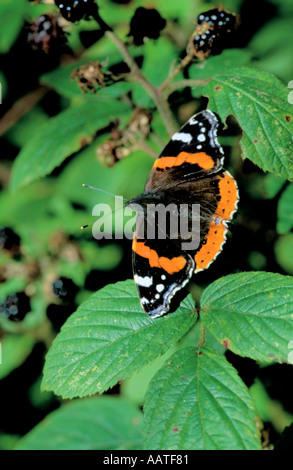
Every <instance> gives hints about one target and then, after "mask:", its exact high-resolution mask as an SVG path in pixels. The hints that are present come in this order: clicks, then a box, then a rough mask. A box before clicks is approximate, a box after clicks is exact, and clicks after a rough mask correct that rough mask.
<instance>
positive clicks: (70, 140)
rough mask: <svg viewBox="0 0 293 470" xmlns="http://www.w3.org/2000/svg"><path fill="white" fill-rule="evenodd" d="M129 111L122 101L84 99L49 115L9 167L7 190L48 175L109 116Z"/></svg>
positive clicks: (89, 139)
mask: <svg viewBox="0 0 293 470" xmlns="http://www.w3.org/2000/svg"><path fill="white" fill-rule="evenodd" d="M129 111H130V109H129V106H128V105H126V104H124V103H122V102H108V103H107V104H105V103H98V102H97V103H93V102H87V103H83V104H81V105H78V106H74V107H72V108H69V109H67V110H66V111H63V112H62V113H60V114H58V116H55V117H53V118H51V119H50V120H49V121H48V122H46V123H45V124H43V126H41V128H40V129H38V130H37V132H36V133H35V134H34V135H33V136H32V138H31V139H30V141H28V143H27V144H26V145H25V146H24V147H23V149H22V150H21V152H20V153H19V155H18V157H17V160H16V162H15V164H14V166H13V170H12V177H11V189H12V190H16V189H17V188H19V187H21V186H24V185H26V184H28V183H30V182H31V181H34V180H36V179H38V178H40V177H42V176H46V175H48V174H50V173H51V172H52V171H53V170H54V168H56V167H57V166H59V165H60V164H61V163H62V162H63V160H65V158H66V157H69V155H71V154H73V153H74V152H77V151H78V150H80V149H81V148H82V147H83V146H84V145H86V144H88V143H90V142H91V141H92V138H93V136H94V135H95V133H96V132H97V131H98V130H99V129H102V128H103V127H106V126H107V125H108V124H109V123H110V121H111V119H113V118H121V117H123V116H125V115H126V116H128V115H129V114H128V113H129ZM123 119H124V118H123Z"/></svg>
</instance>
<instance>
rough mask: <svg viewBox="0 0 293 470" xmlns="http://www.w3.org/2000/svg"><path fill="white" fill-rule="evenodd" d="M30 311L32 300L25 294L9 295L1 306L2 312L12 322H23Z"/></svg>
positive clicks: (0, 310)
mask: <svg viewBox="0 0 293 470" xmlns="http://www.w3.org/2000/svg"><path fill="white" fill-rule="evenodd" d="M30 310H31V305H30V299H29V297H28V296H27V295H26V294H25V293H24V292H17V293H16V294H12V295H8V296H7V297H6V299H5V300H4V302H3V303H2V304H1V305H0V312H2V314H3V315H4V316H5V317H6V318H8V319H9V320H12V321H21V320H23V319H24V317H25V316H26V314H27V313H28V312H29V311H30Z"/></svg>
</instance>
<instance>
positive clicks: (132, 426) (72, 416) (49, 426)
mask: <svg viewBox="0 0 293 470" xmlns="http://www.w3.org/2000/svg"><path fill="white" fill-rule="evenodd" d="M141 433H142V413H141V412H140V411H139V410H138V409H137V408H135V407H134V406H133V405H131V404H130V403H128V402H127V401H126V400H123V399H121V398H116V397H93V398H87V399H84V400H74V401H73V402H72V403H68V404H66V405H63V406H61V408H59V409H58V410H56V411H53V413H51V414H49V415H48V416H46V418H45V419H44V421H42V422H41V423H39V424H38V425H37V426H36V427H35V428H34V429H32V431H30V432H29V433H28V434H27V435H26V436H24V437H23V438H22V439H21V440H20V441H19V442H18V444H17V446H16V449H17V450H105V449H110V450H114V449H133V448H138V447H139V446H140V445H141Z"/></svg>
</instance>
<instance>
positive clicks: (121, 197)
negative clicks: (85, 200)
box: [82, 184, 128, 201]
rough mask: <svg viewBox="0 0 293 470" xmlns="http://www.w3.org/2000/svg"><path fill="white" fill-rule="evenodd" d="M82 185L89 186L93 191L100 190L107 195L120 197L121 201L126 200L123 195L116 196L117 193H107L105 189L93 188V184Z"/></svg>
mask: <svg viewBox="0 0 293 470" xmlns="http://www.w3.org/2000/svg"><path fill="white" fill-rule="evenodd" d="M82 186H83V187H84V188H90V189H94V190H95V191H100V192H101V193H104V194H108V195H109V196H114V197H119V199H122V200H123V201H128V199H126V198H124V197H123V196H117V194H113V193H109V192H108V191H105V190H104V189H100V188H94V187H93V186H90V185H89V184H83V185H82Z"/></svg>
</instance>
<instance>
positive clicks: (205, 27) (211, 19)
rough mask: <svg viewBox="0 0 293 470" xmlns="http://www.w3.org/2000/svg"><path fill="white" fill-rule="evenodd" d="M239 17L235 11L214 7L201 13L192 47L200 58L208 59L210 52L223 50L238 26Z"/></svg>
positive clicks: (193, 36)
mask: <svg viewBox="0 0 293 470" xmlns="http://www.w3.org/2000/svg"><path fill="white" fill-rule="evenodd" d="M238 22H239V20H238V17H237V16H236V15H235V14H234V13H227V12H226V11H224V10H220V9H217V8H215V9H213V10H209V11H206V12H204V13H201V14H200V15H199V16H198V18H197V27H196V30H195V32H194V34H193V35H192V37H191V44H190V46H191V49H192V51H193V53H194V55H195V56H196V57H198V58H199V59H206V57H207V56H208V55H209V54H211V53H212V54H219V53H220V52H222V50H223V49H224V47H225V46H226V44H227V43H228V40H229V39H230V35H231V33H233V32H234V31H235V30H236V28H237V26H238Z"/></svg>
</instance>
